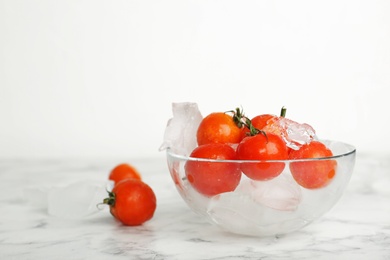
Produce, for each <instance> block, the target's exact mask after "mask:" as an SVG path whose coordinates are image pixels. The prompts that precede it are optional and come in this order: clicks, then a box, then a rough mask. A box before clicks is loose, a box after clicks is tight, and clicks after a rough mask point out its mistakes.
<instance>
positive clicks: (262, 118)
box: [243, 114, 279, 137]
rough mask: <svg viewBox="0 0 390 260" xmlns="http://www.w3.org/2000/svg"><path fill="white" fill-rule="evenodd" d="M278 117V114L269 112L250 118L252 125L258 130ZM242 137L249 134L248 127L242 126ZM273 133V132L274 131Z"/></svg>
mask: <svg viewBox="0 0 390 260" xmlns="http://www.w3.org/2000/svg"><path fill="white" fill-rule="evenodd" d="M278 119H279V117H278V116H276V115H271V114H262V115H258V116H255V117H254V118H252V119H251V120H250V122H251V124H252V126H253V127H254V128H256V129H258V130H264V129H265V128H266V127H268V126H269V125H272V124H273V123H275V122H276V121H277V120H278ZM243 131H244V135H245V136H244V137H246V136H248V135H250V130H249V128H247V127H245V128H244V130H243ZM274 134H275V133H274Z"/></svg>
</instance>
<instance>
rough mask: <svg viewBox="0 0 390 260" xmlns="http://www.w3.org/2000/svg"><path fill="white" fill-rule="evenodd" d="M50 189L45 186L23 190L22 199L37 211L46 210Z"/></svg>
mask: <svg viewBox="0 0 390 260" xmlns="http://www.w3.org/2000/svg"><path fill="white" fill-rule="evenodd" d="M49 190H50V188H49V187H46V186H41V187H27V188H25V189H24V190H23V199H24V200H25V201H26V202H27V203H28V204H30V205H31V206H33V207H34V208H37V209H47V194H48V192H49Z"/></svg>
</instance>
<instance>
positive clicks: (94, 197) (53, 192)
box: [47, 181, 108, 219]
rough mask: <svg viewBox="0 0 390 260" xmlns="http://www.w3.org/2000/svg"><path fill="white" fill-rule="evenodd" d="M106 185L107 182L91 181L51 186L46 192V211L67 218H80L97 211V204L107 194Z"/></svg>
mask: <svg viewBox="0 0 390 260" xmlns="http://www.w3.org/2000/svg"><path fill="white" fill-rule="evenodd" d="M106 187H107V183H98V182H91V181H80V182H75V183H72V184H69V185H66V186H63V187H53V188H51V189H50V190H49V192H48V194H47V210H48V213H49V214H50V215H53V216H56V217H60V218H67V219H80V218H83V217H86V216H89V215H92V214H94V213H97V212H98V211H99V209H98V207H97V205H98V204H100V203H102V202H103V200H104V198H106V197H107V196H108V195H107V190H106Z"/></svg>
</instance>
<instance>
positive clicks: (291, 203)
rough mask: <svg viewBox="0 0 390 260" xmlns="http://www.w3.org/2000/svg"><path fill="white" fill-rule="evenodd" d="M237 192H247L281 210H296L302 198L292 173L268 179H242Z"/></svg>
mask: <svg viewBox="0 0 390 260" xmlns="http://www.w3.org/2000/svg"><path fill="white" fill-rule="evenodd" d="M236 192H238V193H242V194H247V195H249V196H250V197H251V198H252V199H253V200H254V201H255V202H257V203H259V204H261V205H263V206H265V207H268V208H272V209H276V210H280V211H294V210H296V209H297V207H298V206H299V204H300V202H301V199H302V194H301V188H300V187H299V185H298V184H297V183H296V182H295V181H294V179H293V178H292V177H291V175H284V174H281V175H279V176H278V177H277V178H273V179H271V180H268V181H254V180H245V181H242V182H241V183H240V185H239V186H238V187H237V189H236Z"/></svg>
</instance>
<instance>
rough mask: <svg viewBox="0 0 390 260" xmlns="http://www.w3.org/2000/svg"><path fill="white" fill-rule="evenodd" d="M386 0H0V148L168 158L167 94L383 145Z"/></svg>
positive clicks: (387, 77)
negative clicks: (283, 112)
mask: <svg viewBox="0 0 390 260" xmlns="http://www.w3.org/2000/svg"><path fill="white" fill-rule="evenodd" d="M389 14H390V1H386V0H378V1H374V0H350V1H345V0H338V1H336V0H328V1H312V0H307V1H299V0H298V1H294V0H289V1H287V0H286V1H261V0H256V1H255V0H242V1H238V0H167V1H164V0H119V1H107V0H67V1H52V0H0V122H1V125H0V158H64V157H65V158H84V157H91V158H93V157H94V158H107V157H116V156H120V157H126V158H133V157H145V156H163V153H161V152H159V151H158V148H159V146H160V144H161V143H162V138H163V133H164V128H165V125H166V122H167V120H168V119H169V118H170V117H171V116H172V114H171V103H172V102H184V101H191V102H196V103H198V105H199V107H200V109H201V111H202V114H203V115H206V114H208V113H210V112H213V111H226V110H231V109H234V108H235V107H237V106H242V107H243V108H244V110H245V111H246V114H247V115H249V116H251V115H253V116H254V115H256V114H262V113H273V114H278V113H279V110H280V108H281V107H282V106H286V107H287V109H288V111H287V117H289V118H291V119H294V120H296V121H299V122H306V123H309V124H311V125H312V126H313V127H314V128H315V129H316V130H317V134H318V135H319V136H320V137H321V138H326V139H336V140H342V141H345V142H348V143H351V144H354V145H355V146H356V147H357V149H358V151H359V152H364V153H372V152H389V151H390V149H389V147H390V141H389V139H390V138H389V127H390V125H389V120H388V118H389V116H388V113H389V112H388V111H387V110H388V108H387V102H388V93H386V90H387V91H388V89H389V86H390V15H389Z"/></svg>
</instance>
